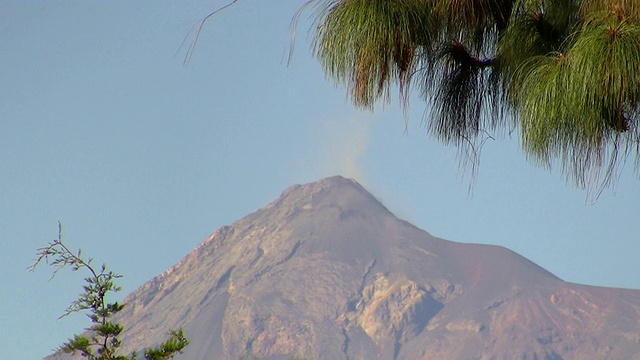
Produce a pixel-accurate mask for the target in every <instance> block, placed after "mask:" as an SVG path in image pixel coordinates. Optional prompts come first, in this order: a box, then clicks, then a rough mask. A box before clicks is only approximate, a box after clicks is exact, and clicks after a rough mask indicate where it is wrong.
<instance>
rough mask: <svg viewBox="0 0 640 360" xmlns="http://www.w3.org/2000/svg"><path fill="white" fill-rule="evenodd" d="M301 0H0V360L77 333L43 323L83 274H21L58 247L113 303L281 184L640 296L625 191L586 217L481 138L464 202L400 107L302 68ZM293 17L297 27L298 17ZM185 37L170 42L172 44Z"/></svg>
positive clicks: (559, 188)
mask: <svg viewBox="0 0 640 360" xmlns="http://www.w3.org/2000/svg"><path fill="white" fill-rule="evenodd" d="M301 3H302V0H279V1H270V2H267V1H250V0H244V1H243V0H240V1H239V2H238V3H237V4H236V5H235V6H234V7H232V8H230V9H228V10H226V11H225V12H223V13H221V14H219V15H218V16H216V17H214V18H213V19H212V20H211V21H210V22H209V23H208V24H207V25H206V26H205V28H204V31H203V32H202V33H201V36H200V42H199V44H198V46H197V48H196V51H195V53H194V54H193V57H192V59H191V62H190V63H189V65H188V66H184V65H183V63H182V60H183V57H184V55H185V54H186V47H187V46H188V44H189V41H191V39H192V38H193V37H192V35H193V33H191V36H188V33H189V31H190V29H192V27H193V26H194V25H196V24H197V22H198V21H199V20H200V19H201V18H202V17H203V16H205V15H206V14H207V13H208V12H209V11H210V10H213V9H215V8H216V7H218V6H221V5H223V4H224V3H223V2H220V1H217V0H216V1H201V0H180V1H178V0H153V1H151V0H136V1H131V0H126V1H125V0H113V1H89V0H61V1H48V0H29V1H15V0H0V9H2V11H1V12H0V53H1V54H2V56H0V61H1V62H2V63H1V64H0V92H1V93H0V119H1V121H2V127H1V128H0V167H1V169H2V175H1V176H0V257H1V258H0V274H1V276H2V278H1V280H2V293H1V296H0V309H2V310H1V311H0V359H37V358H41V357H43V356H45V355H47V354H48V353H49V352H50V350H51V349H53V348H54V347H56V346H58V345H60V344H61V343H62V342H63V341H64V340H66V339H67V338H68V337H71V336H72V335H73V334H74V333H76V332H79V331H80V330H81V329H82V328H83V327H84V326H86V325H87V324H88V319H86V317H84V316H83V315H79V316H71V317H69V318H65V319H62V320H57V317H58V316H59V315H61V314H62V313H63V311H64V309H65V308H66V306H67V305H68V304H69V302H71V301H72V300H74V299H75V296H76V295H77V294H78V293H79V292H80V291H81V286H82V279H81V274H77V273H71V272H61V273H60V274H59V276H58V277H57V278H56V279H54V280H52V281H48V278H49V276H50V273H51V272H50V270H51V269H49V268H47V267H41V268H39V269H38V271H36V272H35V273H29V272H27V271H26V268H27V266H28V265H29V264H30V263H31V261H32V259H33V257H34V255H35V253H36V249H37V248H38V247H41V246H44V245H45V244H46V243H47V242H48V241H50V240H53V239H55V238H56V235H57V221H61V222H62V223H63V226H64V240H65V241H66V242H67V243H68V244H69V245H70V246H72V247H74V248H78V247H80V248H82V249H83V250H84V252H85V253H86V254H88V255H90V256H92V257H94V258H95V259H96V261H97V262H98V263H99V262H102V261H106V262H107V264H108V265H109V266H110V267H111V268H112V269H113V270H115V271H116V272H119V273H122V274H124V275H125V277H124V278H123V279H122V281H121V285H122V286H123V292H122V293H121V294H122V295H124V294H126V293H128V292H130V291H132V290H134V289H135V288H136V287H138V286H139V285H141V284H142V283H144V282H145V281H146V280H149V279H151V278H152V277H153V276H155V275H157V274H159V273H161V272H162V271H164V270H166V269H167V268H168V267H170V266H171V265H173V264H175V263H176V262H177V261H178V260H180V258H181V257H182V256H184V255H186V254H187V253H188V252H189V251H190V250H191V249H193V248H194V247H195V246H196V245H197V244H198V243H200V242H201V241H202V240H203V239H204V238H205V237H206V236H207V235H209V234H210V233H212V232H213V231H214V230H216V229H217V228H218V227H220V226H222V225H225V224H230V223H232V222H233V221H235V220H236V219H238V218H240V217H242V216H244V215H246V214H248V213H250V212H252V211H254V210H256V209H257V208H259V207H261V206H263V205H265V204H266V203H267V202H269V201H271V200H272V199H274V198H275V197H277V196H278V195H279V194H280V192H281V191H282V190H284V189H285V188H286V187H288V186H290V185H292V184H294V183H305V182H311V181H315V180H318V179H320V178H322V177H326V176H330V175H335V174H342V175H344V176H347V177H354V178H356V179H357V180H358V181H360V182H361V183H362V184H363V185H364V186H365V187H366V188H368V189H369V190H370V191H371V192H372V193H374V195H376V196H377V197H379V198H380V199H381V200H382V201H383V202H384V204H385V205H387V207H389V209H390V210H392V211H393V212H395V213H396V214H397V215H398V216H399V217H402V218H405V219H407V220H409V221H411V222H413V223H414V224H415V225H417V226H419V227H421V228H423V229H425V230H427V231H428V232H430V233H431V234H433V235H435V236H438V237H442V238H445V239H449V240H455V241H461V242H477V243H489V244H498V245H503V246H506V247H508V248H510V249H512V250H514V251H516V252H518V253H520V254H522V255H524V256H525V257H527V258H529V259H531V260H533V261H534V262H536V263H538V264H539V265H541V266H543V267H545V268H546V269H548V270H549V271H551V272H553V273H554V274H556V275H558V276H559V277H561V278H563V279H565V280H567V281H572V282H580V283H586V284H593V285H601V286H614V287H628V288H640V276H639V275H638V274H639V273H640V262H638V255H639V254H640V237H639V236H638V234H637V226H638V218H639V215H640V191H639V189H640V187H639V186H640V181H639V180H638V179H637V177H636V175H635V174H634V173H633V172H632V171H631V170H632V165H633V164H632V163H631V162H630V163H629V164H628V165H627V168H626V169H625V171H624V172H623V173H622V174H621V176H620V180H619V183H618V186H617V187H616V189H615V190H607V191H605V192H604V193H603V194H602V196H601V197H600V199H599V200H598V202H597V203H595V204H593V205H592V204H590V203H588V202H587V201H586V194H585V193H584V192H583V191H580V190H576V189H573V188H572V187H571V186H568V185H567V184H566V183H565V181H564V179H563V177H562V176H561V175H560V174H559V173H558V172H555V171H552V172H549V171H547V170H544V169H540V168H536V167H534V166H532V165H531V164H530V163H528V162H527V161H526V159H525V157H524V155H523V154H522V153H521V152H520V150H519V149H518V139H517V134H515V135H514V138H513V139H508V138H507V139H502V140H498V141H489V142H487V143H486V145H485V147H484V151H483V157H482V162H481V168H480V173H479V177H478V179H477V182H476V185H475V190H474V192H473V194H472V196H469V195H468V193H467V187H468V185H469V183H468V178H462V179H461V172H460V171H459V168H458V163H457V161H456V150H455V149H453V148H447V147H443V146H442V145H440V144H439V143H438V142H436V141H435V140H433V139H431V138H429V137H428V136H427V134H426V131H425V129H424V126H423V121H424V110H425V105H424V104H423V103H421V102H420V100H419V99H418V97H417V95H416V96H414V97H413V101H412V107H411V110H410V112H409V115H408V127H407V131H406V132H405V124H404V119H403V115H402V111H401V110H400V109H399V107H398V103H397V101H394V102H392V103H391V104H389V105H387V106H385V107H384V108H383V107H380V108H379V109H378V111H376V112H375V113H371V112H368V111H360V110H357V109H354V108H353V107H352V106H351V105H350V104H349V103H348V102H347V101H346V98H345V92H344V89H343V88H336V87H335V86H334V84H333V83H332V82H331V81H327V80H326V79H325V77H324V74H323V72H322V70H321V68H320V66H319V64H318V62H317V61H316V60H315V59H313V58H312V57H311V56H310V53H309V43H308V39H307V29H308V27H309V21H308V19H307V17H306V16H303V19H302V21H301V23H300V27H299V30H298V33H297V39H298V42H297V47H296V52H295V54H294V58H293V62H292V64H291V65H290V66H288V67H287V66H286V64H285V63H284V62H283V59H284V58H286V53H287V49H288V44H289V42H288V38H289V20H290V19H291V16H292V15H293V14H294V12H295V11H296V9H297V8H298V7H299V6H300V5H301ZM307 15H308V14H307ZM185 36H188V37H187V42H186V45H184V46H183V47H182V48H181V44H182V42H183V40H184V39H185Z"/></svg>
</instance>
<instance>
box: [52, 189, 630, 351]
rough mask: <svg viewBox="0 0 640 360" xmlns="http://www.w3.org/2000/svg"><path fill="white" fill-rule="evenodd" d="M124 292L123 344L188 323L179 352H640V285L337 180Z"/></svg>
mask: <svg viewBox="0 0 640 360" xmlns="http://www.w3.org/2000/svg"><path fill="white" fill-rule="evenodd" d="M124 302H125V303H126V304H127V307H126V308H125V310H123V311H122V312H120V313H119V314H118V317H117V319H116V320H118V321H120V322H122V323H123V325H124V326H125V329H126V330H125V332H124V333H123V336H122V338H123V350H124V351H125V352H126V351H131V350H134V349H140V348H144V347H150V346H154V345H155V344H158V343H160V342H161V341H163V340H164V339H165V338H166V334H167V331H169V329H176V328H179V327H182V328H183V329H184V331H185V333H186V335H187V337H188V338H189V340H190V341H191V344H190V345H189V346H188V347H187V348H186V349H185V351H184V353H183V354H182V355H179V356H177V357H176V359H179V360H180V359H182V360H186V359H189V360H204V359H207V360H209V359H223V360H237V359H240V358H242V357H245V358H246V357H251V356H255V357H257V358H260V359H273V360H275V359H287V358H290V357H293V356H297V357H303V358H306V359H326V360H340V359H344V360H355V359H362V360H369V359H372V360H375V359H385V360H386V359H407V360H416V359H553V360H557V359H640V355H639V354H640V291H639V290H627V289H614V288H603V287H594V286H586V285H580V284H573V283H568V282H565V281H563V280H561V279H559V278H558V277H556V276H554V275H553V274H552V273H550V272H548V271H546V270H545V269H543V268H541V267H540V266H538V265H536V264H534V263H533V262H531V261H529V260H527V259H526V258H524V257H522V256H520V255H518V254H516V253H514V252H512V251H510V250H508V249H506V248H503V247H499V246H492V245H478V244H463V243H457V242H452V241H447V240H443V239H438V238H436V237H433V236H431V235H430V234H428V233H427V232H425V231H424V230H421V229H419V228H417V227H415V226H413V225H411V224H410V223H408V222H406V221H403V220H400V219H398V218H397V217H395V216H394V215H393V214H392V213H391V212H390V211H389V210H387V209H386V208H385V207H384V206H383V205H382V204H381V203H380V202H379V201H378V200H377V199H376V198H375V197H374V196H373V195H371V194H370V193H369V192H367V191H366V190H365V189H364V188H363V187H362V186H361V185H359V184H358V183H357V182H355V181H354V180H350V179H345V178H343V177H339V176H336V177H331V178H327V179H323V180H320V181H318V182H314V183H310V184H306V185H295V186H292V187H290V188H288V189H287V190H285V191H284V192H283V193H282V195H281V196H280V197H278V198H277V199H276V200H275V201H273V202H271V203H270V204H268V205H266V206H265V207H263V208H261V209H259V210H257V211H256V212H254V213H252V214H250V215H247V216H245V217H244V218H242V219H240V220H238V221H236V222H235V223H233V224H232V225H229V226H223V227H221V228H219V229H218V230H216V231H215V232H214V233H213V234H212V235H211V236H210V237H209V238H207V239H206V240H205V241H204V242H202V243H201V244H200V245H198V246H197V247H196V248H195V249H194V250H193V251H191V252H190V253H189V254H188V255H187V256H185V257H184V258H183V259H182V260H181V261H180V262H179V263H178V264H176V265H175V266H173V267H171V268H170V269H169V270H167V271H166V272H164V273H162V274H160V275H159V276H157V277H155V278H154V279H152V280H150V281H148V282H147V283H145V284H144V285H142V286H141V287H140V288H138V289H137V290H135V291H133V292H132V293H131V294H129V295H128V296H127V297H126V298H125V300H124ZM49 359H69V357H68V355H61V354H54V355H51V356H50V357H49Z"/></svg>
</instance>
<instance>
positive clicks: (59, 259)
mask: <svg viewBox="0 0 640 360" xmlns="http://www.w3.org/2000/svg"><path fill="white" fill-rule="evenodd" d="M92 260H93V259H91V258H89V259H87V260H85V259H84V258H83V257H82V251H81V250H78V251H77V252H74V251H71V249H69V248H68V247H67V245H65V244H64V243H63V242H62V225H61V224H60V223H58V238H57V239H56V240H53V241H52V242H50V243H49V244H48V245H47V246H45V247H42V248H39V249H38V253H37V258H36V260H35V262H34V263H33V264H32V265H31V266H30V267H29V268H28V269H29V271H34V270H35V268H36V267H37V266H38V265H39V264H40V263H42V262H46V263H47V264H48V265H51V266H53V267H55V270H54V271H53V274H52V275H51V278H52V279H53V277H55V275H56V274H57V273H58V271H60V270H61V269H62V268H64V267H69V268H71V270H73V271H78V270H85V271H87V272H88V273H89V275H88V276H87V277H86V278H85V279H84V280H85V285H84V286H83V289H84V291H83V292H82V293H81V294H80V295H79V296H78V298H77V299H76V300H74V301H73V302H72V303H71V305H69V307H68V308H67V309H66V310H65V312H64V314H63V315H62V316H60V318H63V317H65V316H67V315H69V314H71V313H74V312H84V311H86V312H87V316H88V317H89V319H91V324H92V325H91V326H90V327H88V328H87V329H86V330H87V331H86V333H83V334H81V335H75V336H74V338H73V339H69V341H67V342H66V343H64V344H63V345H62V346H60V347H59V348H58V351H62V352H65V353H70V354H75V353H77V352H79V353H80V354H81V355H82V356H83V357H84V358H86V359H89V360H136V359H138V356H137V353H136V352H135V351H134V352H133V353H131V354H130V355H129V356H125V355H119V353H118V349H119V348H120V346H121V345H122V341H121V339H120V334H121V333H122V331H123V330H124V327H123V326H122V325H121V324H120V323H117V322H113V321H112V320H111V319H112V316H113V315H114V314H117V313H118V312H120V311H121V310H122V309H123V308H124V307H125V304H121V303H118V302H113V303H110V302H108V301H107V294H109V293H110V292H117V291H120V287H119V286H117V285H116V284H115V280H116V279H119V278H121V277H122V275H119V274H116V273H114V272H113V271H110V270H109V271H108V270H107V266H106V265H105V264H104V263H103V264H102V266H101V267H99V268H96V267H94V266H93V265H92V264H91V262H92ZM168 335H169V338H168V339H167V340H166V341H165V342H163V343H161V344H160V345H158V346H157V347H155V348H150V349H145V350H144V351H143V353H144V357H145V359H147V360H169V359H173V357H174V356H175V355H177V354H179V353H181V352H182V350H183V349H184V348H185V347H186V346H187V345H188V344H189V340H187V338H186V337H185V336H184V332H183V331H182V329H178V330H171V331H170V332H169V334H168Z"/></svg>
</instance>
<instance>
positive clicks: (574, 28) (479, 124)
mask: <svg viewBox="0 0 640 360" xmlns="http://www.w3.org/2000/svg"><path fill="white" fill-rule="evenodd" d="M309 3H315V19H316V21H315V25H314V29H315V38H314V39H315V40H314V44H313V52H314V54H315V56H316V57H317V58H318V59H319V60H320V62H321V63H322V65H323V66H324V69H325V71H326V73H327V75H329V76H330V77H332V78H334V79H335V80H336V81H337V82H338V83H339V84H343V85H345V86H346V88H347V91H348V93H349V94H350V97H351V99H352V100H353V103H354V104H355V105H356V106H359V107H364V108H369V109H372V108H373V105H374V104H375V103H376V102H378V101H380V100H381V101H389V93H390V88H391V87H392V86H394V85H397V86H398V87H399V90H400V91H399V93H400V96H401V99H402V104H403V105H406V102H407V101H408V100H407V94H408V90H409V87H410V85H411V84H417V85H418V86H420V88H421V89H422V90H423V91H422V94H423V97H424V100H425V101H426V102H427V104H428V108H429V109H430V111H429V112H428V114H429V119H428V120H429V121H428V122H429V125H428V127H429V130H430V132H431V133H432V134H433V135H435V136H436V137H437V138H439V139H440V140H442V141H443V142H445V143H447V144H452V145H456V146H459V147H461V148H464V147H465V146H471V147H472V148H473V146H474V145H477V144H478V142H480V141H482V139H484V138H485V134H494V133H496V132H501V131H503V132H512V131H513V130H515V129H519V130H520V134H521V142H522V148H523V150H524V151H525V153H526V154H527V155H528V156H529V157H530V158H531V159H533V160H534V161H535V162H536V163H538V164H542V165H544V166H552V165H553V164H555V163H559V164H560V165H561V169H562V170H563V171H564V173H565V174H566V175H567V177H568V179H570V180H573V181H574V183H575V184H576V185H577V186H579V187H582V188H586V189H602V188H603V187H605V186H607V185H609V184H610V182H611V180H612V178H614V176H615V174H616V169H617V165H618V164H619V163H621V162H624V161H621V160H625V159H626V158H627V157H628V155H630V154H635V157H636V164H638V162H637V161H638V156H639V153H640V151H639V150H640V132H639V130H638V119H639V111H638V110H639V108H640V2H639V1H637V0H315V1H314V0H310V1H308V2H307V5H308V4H309ZM637 169H638V167H637V166H636V170H637Z"/></svg>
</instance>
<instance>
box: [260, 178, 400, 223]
mask: <svg viewBox="0 0 640 360" xmlns="http://www.w3.org/2000/svg"><path fill="white" fill-rule="evenodd" d="M324 207H335V208H339V209H341V210H342V211H343V212H351V213H355V212H357V213H361V214H363V215H364V214H369V215H374V214H378V215H383V214H386V215H392V214H391V213H390V212H389V210H387V208H386V207H385V206H384V205H382V203H381V202H380V201H379V200H378V199H377V198H376V197H375V196H373V195H372V194H371V193H369V192H368V191H367V190H366V189H365V188H364V187H363V186H362V185H360V184H359V183H358V182H357V181H356V180H354V179H348V178H345V177H342V176H339V175H337V176H331V177H327V178H324V179H321V180H318V181H315V182H311V183H307V184H302V185H293V186H291V187H289V188H287V189H286V190H285V191H283V192H282V194H281V195H280V196H279V197H278V198H277V199H276V200H274V201H272V202H271V203H269V204H268V205H267V206H265V207H264V208H263V209H264V210H266V209H273V208H279V209H287V210H289V211H290V212H293V211H295V210H312V209H314V210H318V209H321V208H324Z"/></svg>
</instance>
